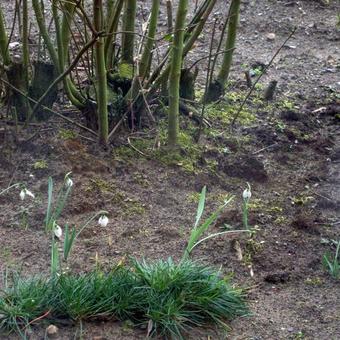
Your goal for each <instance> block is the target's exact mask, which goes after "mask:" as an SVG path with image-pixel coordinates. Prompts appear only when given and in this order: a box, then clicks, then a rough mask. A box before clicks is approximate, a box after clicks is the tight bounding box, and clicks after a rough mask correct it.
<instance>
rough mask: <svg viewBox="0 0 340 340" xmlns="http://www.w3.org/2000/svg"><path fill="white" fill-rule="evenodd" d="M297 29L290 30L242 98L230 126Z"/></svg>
mask: <svg viewBox="0 0 340 340" xmlns="http://www.w3.org/2000/svg"><path fill="white" fill-rule="evenodd" d="M296 30H297V27H294V29H293V30H292V32H291V33H290V34H289V36H288V37H287V38H286V40H285V41H284V42H283V43H282V45H281V46H280V47H279V49H278V50H277V51H276V52H275V54H274V55H273V57H272V58H271V60H270V61H269V63H268V65H267V66H266V67H265V68H264V70H263V72H262V73H261V74H260V75H259V76H258V78H257V79H256V80H255V81H254V84H253V86H252V88H251V89H250V90H249V92H248V93H247V95H246V97H245V98H244V100H243V102H242V103H241V105H240V107H239V109H238V110H237V112H236V114H235V116H234V118H233V120H232V122H231V126H234V124H235V122H236V120H237V119H238V117H239V115H240V113H241V111H242V110H243V107H244V105H245V104H246V102H247V100H248V99H249V97H250V95H251V94H252V93H253V91H254V89H255V87H256V84H257V83H258V82H259V81H260V79H261V78H262V76H263V75H264V74H265V73H266V71H267V70H268V69H269V67H270V66H271V65H272V63H273V61H274V59H275V58H276V57H277V55H278V54H279V53H280V51H281V50H282V48H283V47H284V46H285V45H286V43H287V42H288V40H289V39H290V38H291V37H292V36H293V35H294V33H295V32H296Z"/></svg>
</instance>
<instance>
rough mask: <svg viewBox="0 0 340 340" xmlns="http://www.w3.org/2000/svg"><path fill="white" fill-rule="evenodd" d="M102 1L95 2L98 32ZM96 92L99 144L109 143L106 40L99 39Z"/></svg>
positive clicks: (99, 29)
mask: <svg viewBox="0 0 340 340" xmlns="http://www.w3.org/2000/svg"><path fill="white" fill-rule="evenodd" d="M102 9H103V4H102V0H94V1H93V17H94V27H95V29H96V31H97V32H99V31H101V30H102V28H103V18H102ZM94 49H95V64H96V65H95V66H96V91H97V109H98V125H99V142H100V143H101V144H103V145H107V142H108V112H107V78H106V68H105V54H104V38H102V37H99V38H98V40H97V42H96V44H95V47H94Z"/></svg>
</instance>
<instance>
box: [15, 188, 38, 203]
mask: <svg viewBox="0 0 340 340" xmlns="http://www.w3.org/2000/svg"><path fill="white" fill-rule="evenodd" d="M26 195H27V196H30V197H32V198H34V197H35V196H34V194H33V193H32V192H31V191H29V190H27V189H26V188H25V189H22V190H21V191H20V195H19V196H20V198H21V200H22V201H23V200H24V199H25V197H26Z"/></svg>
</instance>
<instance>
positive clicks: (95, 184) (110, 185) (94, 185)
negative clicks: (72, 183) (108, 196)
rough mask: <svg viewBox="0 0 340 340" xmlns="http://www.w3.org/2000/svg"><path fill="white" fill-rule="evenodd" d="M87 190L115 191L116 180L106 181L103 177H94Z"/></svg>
mask: <svg viewBox="0 0 340 340" xmlns="http://www.w3.org/2000/svg"><path fill="white" fill-rule="evenodd" d="M85 191H99V192H101V193H107V192H110V193H113V192H115V191H116V185H115V183H114V182H110V181H105V180H103V179H102V178H99V177H94V178H91V179H90V184H89V185H88V186H87V188H86V189H85Z"/></svg>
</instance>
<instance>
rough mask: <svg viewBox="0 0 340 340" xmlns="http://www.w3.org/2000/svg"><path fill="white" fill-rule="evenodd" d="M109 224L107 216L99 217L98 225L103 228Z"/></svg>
mask: <svg viewBox="0 0 340 340" xmlns="http://www.w3.org/2000/svg"><path fill="white" fill-rule="evenodd" d="M108 223H109V219H108V217H107V216H105V215H102V216H100V217H99V220H98V224H99V225H100V226H101V227H106V226H107V224H108Z"/></svg>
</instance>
